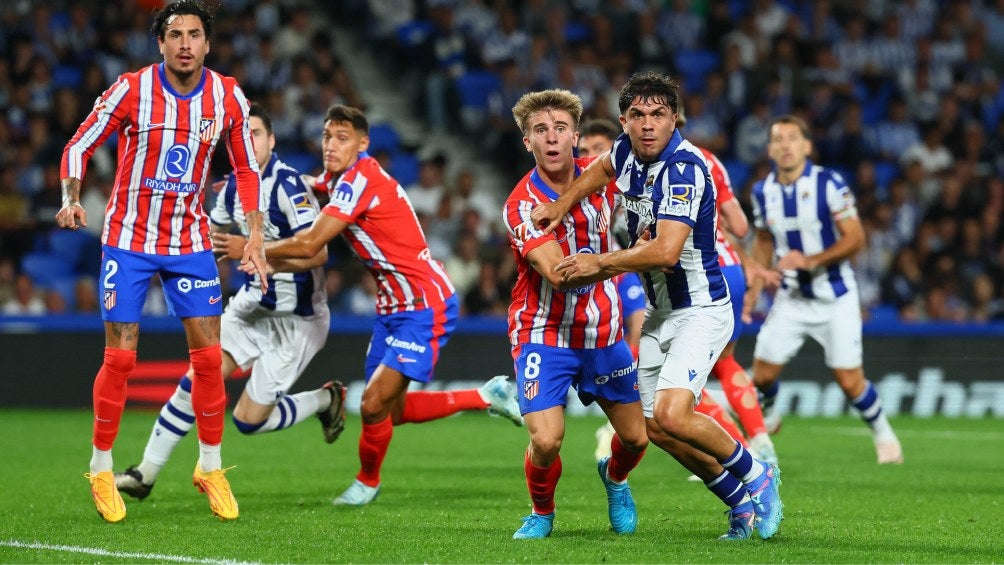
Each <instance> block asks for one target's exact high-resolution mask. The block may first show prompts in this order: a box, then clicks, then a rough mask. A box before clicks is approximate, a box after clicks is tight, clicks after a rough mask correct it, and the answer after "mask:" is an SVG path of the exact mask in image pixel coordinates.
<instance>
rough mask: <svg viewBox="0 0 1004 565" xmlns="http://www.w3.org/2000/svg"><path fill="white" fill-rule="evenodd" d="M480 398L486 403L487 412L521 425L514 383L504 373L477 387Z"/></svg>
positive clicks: (521, 417) (521, 419)
mask: <svg viewBox="0 0 1004 565" xmlns="http://www.w3.org/2000/svg"><path fill="white" fill-rule="evenodd" d="M478 392H479V393H480V394H481V398H483V399H484V401H485V402H487V403H488V413H489V414H490V415H492V416H502V417H503V418H507V419H508V420H509V421H511V422H512V423H513V424H516V425H517V426H522V425H523V423H524V422H523V415H522V414H520V413H519V402H518V401H517V400H516V383H514V382H511V381H510V380H509V378H508V377H506V376H505V375H499V376H497V377H493V378H492V379H491V380H489V381H488V382H486V383H485V384H483V385H481V387H480V388H478Z"/></svg>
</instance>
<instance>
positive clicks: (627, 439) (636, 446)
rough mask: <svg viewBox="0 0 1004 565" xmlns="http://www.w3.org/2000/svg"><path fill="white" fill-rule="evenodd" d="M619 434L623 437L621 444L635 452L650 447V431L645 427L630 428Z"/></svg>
mask: <svg viewBox="0 0 1004 565" xmlns="http://www.w3.org/2000/svg"><path fill="white" fill-rule="evenodd" d="M618 436H619V437H620V438H621V445H623V446H624V447H625V448H627V450H628V451H631V452H633V453H638V452H640V451H644V450H645V448H646V447H648V433H646V431H645V428H644V427H641V426H639V427H638V429H637V430H630V431H627V432H624V433H623V434H618Z"/></svg>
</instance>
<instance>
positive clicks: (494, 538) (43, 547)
mask: <svg viewBox="0 0 1004 565" xmlns="http://www.w3.org/2000/svg"><path fill="white" fill-rule="evenodd" d="M154 414H155V413H154V412H151V411H138V410H130V411H127V412H126V414H125V417H124V419H123V425H122V432H121V433H120V435H119V438H118V441H117V444H116V446H115V458H116V468H117V469H122V468H124V467H125V466H126V465H129V464H132V463H136V462H138V461H139V459H140V456H141V454H142V449H143V445H144V443H145V441H146V438H147V435H148V433H149V430H150V425H151V423H152V421H153V418H154ZM90 421H91V414H90V412H89V411H87V410H51V411H44V410H30V411H29V410H4V411H0V429H2V430H3V434H2V435H3V442H2V445H3V449H2V451H0V453H3V455H4V458H5V461H4V465H3V468H4V470H3V472H2V475H0V476H2V477H3V491H4V495H3V504H2V505H0V562H5V563H7V562H14V563H98V562H100V563H125V562H130V563H137V562H138V563H154V562H162V563H209V562H224V561H229V562H263V563H329V562H337V563H676V562H680V563H781V562H788V563H946V562H950V563H991V562H997V563H1000V562H1002V561H1004V542H1002V538H1004V535H1002V534H1004V494H1002V493H1004V426H1002V423H1001V421H1000V420H992V419H982V420H962V419H940V418H939V419H931V420H921V419H911V418H898V419H896V420H895V421H894V422H893V423H894V426H895V427H896V429H897V431H898V432H899V434H900V437H901V439H902V441H903V446H904V451H905V454H906V464H904V465H902V466H883V467H879V466H878V465H876V464H875V463H874V453H873V449H872V445H871V440H870V437H869V436H868V435H867V432H866V430H865V428H864V426H863V425H862V424H861V423H860V422H859V421H857V420H855V419H853V418H850V417H848V418H838V419H799V418H794V417H789V418H788V419H787V420H786V421H785V425H784V429H783V430H782V432H781V433H780V434H779V435H778V436H776V438H775V441H776V445H777V448H778V455H779V456H780V458H781V468H782V471H783V480H784V483H783V486H782V487H781V494H782V497H783V499H784V502H785V521H784V522H783V523H782V525H781V529H780V531H779V532H778V534H777V536H776V537H775V538H774V539H771V540H769V541H766V542H765V541H762V540H759V539H754V540H749V541H748V542H744V543H736V544H723V543H719V542H716V541H715V539H716V538H717V536H718V535H719V534H721V533H723V532H724V531H725V529H726V522H725V516H724V514H723V512H724V511H725V507H724V506H723V505H722V504H721V503H720V502H719V501H718V500H717V499H715V498H714V497H713V496H712V495H711V494H710V493H709V492H708V491H707V490H706V489H705V488H704V487H703V485H701V484H700V483H693V482H688V481H687V480H686V477H687V475H688V473H687V472H686V471H684V470H683V469H682V468H681V467H680V466H679V465H678V464H677V463H676V462H675V461H673V460H672V459H671V458H670V457H669V456H667V455H666V454H665V453H663V452H662V451H660V450H658V449H656V448H654V447H653V448H650V449H649V452H648V454H647V455H646V457H645V459H644V460H642V462H641V465H640V466H639V467H638V469H636V470H635V472H634V473H633V474H632V475H631V486H632V488H633V490H634V495H635V500H636V502H637V505H638V512H639V526H638V532H637V533H636V534H635V535H632V536H623V537H621V536H617V535H615V534H614V533H613V532H611V531H610V530H609V524H608V522H607V516H606V498H605V496H604V491H603V488H602V486H601V484H600V481H599V479H598V477H597V476H596V465H595V463H594V462H593V455H592V453H593V447H594V441H593V432H594V430H595V428H596V426H597V425H598V424H599V420H598V419H596V418H571V419H569V421H568V426H567V432H566V437H565V443H564V446H563V448H562V460H563V462H564V473H563V476H562V479H561V482H560V483H559V484H558V491H557V518H556V520H555V529H554V533H553V534H552V537H551V538H550V539H547V540H533V541H514V540H512V539H511V536H512V533H513V532H514V531H515V530H516V528H517V527H519V525H520V517H521V516H524V515H526V514H527V513H528V512H529V500H528V497H527V494H526V485H525V483H524V479H523V458H522V455H523V450H524V449H525V447H526V444H527V435H526V431H525V430H524V429H521V428H516V427H514V426H512V425H511V423H509V422H508V421H506V420H503V419H499V418H490V417H488V416H486V415H483V414H463V415H460V416H456V417H452V418H448V419H445V420H441V421H437V422H429V423H426V424H420V425H406V426H401V427H398V428H395V430H394V440H393V442H392V444H391V449H390V452H389V453H388V455H387V459H386V462H385V465H384V471H383V488H382V492H381V494H380V497H379V498H378V499H377V500H376V501H375V502H374V503H373V504H371V505H369V506H368V507H364V508H340V507H334V506H332V505H331V499H332V498H333V497H335V496H336V495H338V494H339V493H340V492H341V491H342V489H344V488H345V487H346V486H347V485H348V484H349V483H350V482H351V480H352V478H353V475H354V474H355V472H356V470H357V465H358V463H357V459H356V454H355V450H356V441H357V439H358V434H359V420H358V417H350V419H349V423H348V429H347V430H346V432H345V434H344V435H343V436H342V438H341V439H340V440H339V441H338V443H336V444H334V445H327V444H325V443H324V442H323V441H322V438H321V432H320V429H319V425H318V424H316V422H304V423H303V424H301V425H299V426H297V427H295V428H293V429H291V430H285V431H283V432H279V433H271V434H265V435H262V436H255V437H245V436H242V435H240V434H239V433H237V432H236V431H235V430H234V428H233V427H232V425H231V424H229V423H228V428H227V430H226V435H225V441H224V447H223V458H224V463H225V464H226V465H237V467H236V468H235V469H233V470H232V471H230V472H229V473H228V475H227V476H228V477H229V478H230V480H231V484H232V485H233V487H234V492H235V494H236V496H237V499H238V501H239V503H240V509H241V516H240V519H238V520H237V521H235V522H229V523H222V522H219V521H218V520H216V519H215V518H213V517H212V515H211V514H210V513H209V509H208V504H207V502H206V500H205V497H204V496H203V495H200V494H198V493H197V492H196V490H195V489H194V488H193V487H192V484H191V471H192V467H193V466H194V464H195V459H196V456H197V454H196V451H197V447H196V443H195V440H194V438H193V437H191V436H192V435H194V434H190V436H189V437H187V438H186V439H185V440H184V441H183V442H182V443H181V445H180V446H179V448H178V450H177V451H176V453H175V457H174V458H173V459H172V461H171V462H170V463H169V464H168V466H167V467H166V468H165V470H164V472H163V473H162V475H161V476H160V478H159V480H158V481H157V485H156V488H155V489H154V491H153V494H151V496H150V497H149V498H148V499H147V500H145V501H142V502H137V501H133V500H131V499H129V498H128V497H126V505H127V508H128V517H127V518H126V520H125V521H124V523H121V524H106V523H104V522H103V521H102V520H101V519H100V518H99V517H98V515H97V514H96V513H95V511H94V507H93V504H92V502H91V500H90V495H89V493H88V488H87V482H86V480H85V479H84V478H83V477H82V474H83V473H84V472H85V471H86V470H87V462H88V459H89V457H90V443H89V439H90Z"/></svg>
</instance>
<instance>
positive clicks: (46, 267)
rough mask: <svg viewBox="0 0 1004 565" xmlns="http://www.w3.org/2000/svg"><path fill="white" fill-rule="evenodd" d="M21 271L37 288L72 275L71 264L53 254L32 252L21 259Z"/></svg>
mask: <svg viewBox="0 0 1004 565" xmlns="http://www.w3.org/2000/svg"><path fill="white" fill-rule="evenodd" d="M21 270H23V271H24V272H25V273H27V274H28V276H29V277H31V280H32V281H34V282H35V284H37V285H39V286H47V285H49V284H51V283H53V282H55V281H56V280H58V279H59V278H61V277H68V276H72V275H73V274H74V272H73V264H72V263H70V262H69V261H67V260H66V259H65V258H63V257H60V256H58V255H55V254H53V253H44V252H39V251H32V252H31V253H26V254H25V255H24V256H23V257H21Z"/></svg>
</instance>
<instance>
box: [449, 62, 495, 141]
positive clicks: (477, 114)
mask: <svg viewBox="0 0 1004 565" xmlns="http://www.w3.org/2000/svg"><path fill="white" fill-rule="evenodd" d="M456 88H457V94H458V95H459V96H460V116H461V119H462V120H463V123H464V125H465V126H466V127H467V128H468V129H472V130H473V129H474V128H476V127H478V126H480V125H481V124H482V123H483V122H484V120H485V118H486V117H487V115H488V102H489V100H491V97H492V95H493V94H495V93H497V92H499V91H500V90H501V89H502V81H501V79H499V77H498V76H497V75H496V74H495V73H490V72H488V71H468V72H466V73H464V74H462V75H460V76H459V77H457V80H456Z"/></svg>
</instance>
